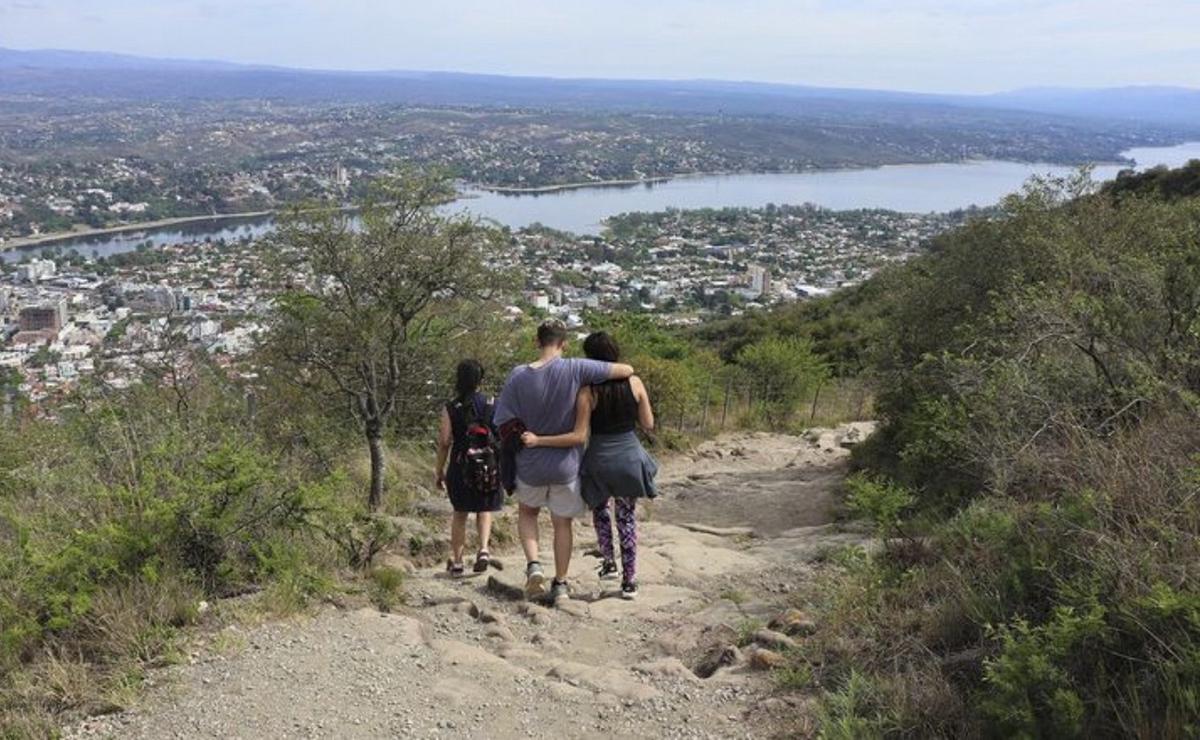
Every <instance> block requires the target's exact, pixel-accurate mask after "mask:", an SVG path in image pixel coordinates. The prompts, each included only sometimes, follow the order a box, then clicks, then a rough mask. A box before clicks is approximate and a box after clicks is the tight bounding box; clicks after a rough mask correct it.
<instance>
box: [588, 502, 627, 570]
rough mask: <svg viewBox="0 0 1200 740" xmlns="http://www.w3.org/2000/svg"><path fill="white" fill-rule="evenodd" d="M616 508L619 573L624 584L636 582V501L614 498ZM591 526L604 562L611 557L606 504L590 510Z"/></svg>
mask: <svg viewBox="0 0 1200 740" xmlns="http://www.w3.org/2000/svg"><path fill="white" fill-rule="evenodd" d="M613 500H614V501H615V502H616V506H617V535H618V536H619V537H620V538H621V572H622V574H623V575H622V579H621V580H623V581H624V582H625V583H633V582H634V581H636V580H637V513H636V510H637V499H635V498H615V499H613ZM592 524H593V525H594V526H595V527H596V539H597V540H598V541H599V544H600V554H601V555H603V556H604V559H605V560H615V559H616V558H615V557H614V556H613V535H612V522H611V520H610V519H609V515H608V504H607V503H605V504H604V505H603V506H598V507H596V508H595V509H592Z"/></svg>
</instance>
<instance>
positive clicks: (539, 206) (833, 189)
mask: <svg viewBox="0 0 1200 740" xmlns="http://www.w3.org/2000/svg"><path fill="white" fill-rule="evenodd" d="M1123 154H1124V155H1125V156H1127V157H1129V158H1130V159H1133V160H1134V161H1135V162H1137V166H1138V168H1139V169H1145V168H1149V167H1154V166H1158V165H1167V166H1170V167H1178V166H1180V165H1182V164H1185V163H1186V162H1187V161H1188V160H1190V159H1200V142H1192V143H1188V144H1180V145H1178V146H1173V147H1148V148H1138V149H1130V150H1129V151H1127V152H1123ZM1120 169H1121V167H1119V166H1116V165H1100V166H1098V167H1096V168H1095V172H1094V177H1095V178H1096V179H1099V180H1108V179H1112V178H1113V177H1115V176H1116V174H1117V172H1119V171H1120ZM1072 171H1074V168H1072V167H1064V166H1057V165H1046V164H1022V163H1017V162H1000V161H979V162H958V163H946V164H910V165H894V166H888V167H878V168H874V169H857V170H823V171H814V172H804V173H791V174H787V173H778V174H741V175H705V176H699V177H679V178H676V179H673V180H669V181H666V182H660V183H654V184H637V185H631V186H624V187H595V188H578V189H573V190H560V191H552V192H545V193H517V194H514V193H500V192H494V191H486V190H468V191H467V192H465V193H464V195H465V196H466V197H464V198H462V199H460V200H458V201H456V202H455V203H453V204H451V205H450V206H447V208H449V209H451V210H465V211H468V212H470V213H473V214H475V215H478V216H482V217H485V218H490V219H494V220H495V221H498V222H499V223H501V224H505V225H507V226H511V227H513V228H518V227H521V226H528V225H529V224H531V223H534V222H538V223H542V224H544V225H546V226H550V227H553V228H556V229H561V230H563V231H573V232H576V233H579V234H596V233H599V232H600V230H601V228H602V226H601V222H602V221H603V220H604V219H605V218H607V217H609V216H614V215H616V214H618V213H625V212H631V211H661V210H663V209H666V208H721V207H726V206H745V207H759V206H764V205H766V204H767V203H776V204H779V205H783V204H800V203H815V204H817V205H821V206H825V207H828V208H833V209H838V210H842V209H853V208H887V209H891V210H897V211H906V212H916V213H927V212H931V211H950V210H954V209H958V208H966V207H968V206H972V205H978V206H987V205H993V204H995V203H996V202H998V201H999V200H1000V199H1001V198H1002V197H1004V196H1005V195H1007V194H1008V193H1011V192H1014V191H1016V190H1018V189H1019V188H1020V187H1021V184H1022V183H1024V182H1025V181H1026V180H1027V179H1029V178H1030V177H1031V176H1034V175H1046V174H1050V175H1064V174H1069V173H1070V172H1072ZM271 226H272V223H271V219H270V217H262V216H259V217H251V218H245V217H241V218H239V217H222V218H215V219H206V220H203V221H192V222H189V223H187V224H182V225H180V224H176V225H173V226H164V227H157V228H153V229H140V230H136V231H126V232H120V233H107V234H95V235H91V236H78V237H68V238H66V239H63V240H56V241H54V242H50V243H44V244H39V245H32V246H27V247H20V248H17V249H12V250H9V251H7V252H3V253H0V259H4V260H5V261H13V260H19V259H21V258H23V257H24V256H26V255H29V254H39V253H42V252H49V253H54V252H58V251H68V250H71V249H74V250H77V251H78V252H79V253H80V254H83V255H91V256H107V255H112V254H117V253H120V252H127V251H130V250H133V249H136V248H137V247H138V246H139V245H142V244H147V243H149V244H150V245H151V246H162V245H169V244H178V243H181V242H188V241H196V240H200V239H222V238H224V239H238V238H242V237H253V236H259V235H261V234H263V233H265V232H267V231H269V230H270V229H271Z"/></svg>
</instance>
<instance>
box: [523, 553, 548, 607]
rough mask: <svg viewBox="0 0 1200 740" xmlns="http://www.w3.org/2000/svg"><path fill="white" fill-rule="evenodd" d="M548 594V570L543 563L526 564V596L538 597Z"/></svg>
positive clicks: (529, 597)
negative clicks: (544, 569)
mask: <svg viewBox="0 0 1200 740" xmlns="http://www.w3.org/2000/svg"><path fill="white" fill-rule="evenodd" d="M545 595H546V572H545V571H543V570H542V564H541V563H538V562H536V561H535V562H532V563H530V564H529V565H527V566H525V598H527V599H537V598H541V597H542V596H545Z"/></svg>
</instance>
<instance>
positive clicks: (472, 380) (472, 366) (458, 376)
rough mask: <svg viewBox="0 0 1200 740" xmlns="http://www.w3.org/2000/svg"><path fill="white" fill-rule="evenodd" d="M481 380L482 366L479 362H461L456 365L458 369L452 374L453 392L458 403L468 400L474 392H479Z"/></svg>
mask: <svg viewBox="0 0 1200 740" xmlns="http://www.w3.org/2000/svg"><path fill="white" fill-rule="evenodd" d="M482 380H483V365H481V364H480V363H479V360H463V361H462V362H460V363H458V369H457V370H456V371H455V374H454V392H455V394H456V396H455V397H456V398H457V399H458V400H460V401H466V400H468V399H469V398H470V397H471V396H472V395H474V393H475V391H477V390H479V383H480V381H482Z"/></svg>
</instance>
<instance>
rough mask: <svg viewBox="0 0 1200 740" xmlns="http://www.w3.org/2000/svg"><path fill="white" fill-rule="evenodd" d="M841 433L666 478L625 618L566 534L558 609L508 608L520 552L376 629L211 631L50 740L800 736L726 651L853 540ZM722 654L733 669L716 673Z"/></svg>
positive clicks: (338, 623) (761, 677)
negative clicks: (183, 659) (132, 701)
mask: <svg viewBox="0 0 1200 740" xmlns="http://www.w3.org/2000/svg"><path fill="white" fill-rule="evenodd" d="M847 433H848V429H847V428H844V427H843V428H839V429H837V430H817V431H816V432H815V433H810V434H809V435H806V436H805V437H803V438H801V437H791V436H782V435H770V434H736V435H727V436H725V437H722V438H720V439H718V440H714V441H711V442H707V443H705V444H704V445H701V446H700V447H699V448H698V449H697V450H695V451H694V452H693V453H692V454H690V455H682V456H677V457H674V458H672V459H669V460H666V461H664V463H663V469H662V473H661V477H660V483H661V488H662V491H663V496H661V497H660V498H659V499H657V500H655V501H653V502H651V503H650V504H648V505H647V506H645V507H643V508H642V510H641V525H640V536H641V549H640V557H639V581H640V583H641V594H640V596H639V598H638V599H637V600H635V601H625V600H622V599H620V598H619V594H618V592H617V590H616V584H615V583H609V582H603V583H602V582H601V581H600V580H599V579H598V578H597V576H596V574H595V568H596V565H597V561H596V560H595V559H594V558H593V557H590V556H587V555H585V553H586V552H587V551H589V550H590V549H591V548H592V547H593V546H594V543H595V537H594V534H593V533H592V531H591V526H590V522H582V521H581V522H579V523H577V525H576V532H577V541H576V555H575V557H574V558H573V560H572V564H571V572H572V587H573V589H574V594H573V598H572V600H571V601H569V602H566V603H565V604H561V605H560V606H559V607H557V608H547V607H544V606H540V605H534V604H528V603H526V602H525V601H524V600H521V599H514V598H512V594H511V591H513V590H514V589H516V588H519V586H520V584H521V573H522V570H523V562H522V558H521V556H520V554H519V553H517V552H510V553H500V554H499V556H498V557H500V559H501V560H502V562H503V564H504V566H505V567H504V569H503V570H493V571H491V572H490V574H488V575H486V576H479V577H471V578H466V579H463V580H460V581H452V580H449V579H447V578H446V577H445V575H444V574H443V573H442V572H440V571H439V570H421V571H417V572H416V573H415V574H413V575H412V576H411V577H410V580H409V582H408V583H407V584H406V596H407V605H405V606H402V607H400V608H399V609H398V610H397V611H396V612H394V613H391V614H385V613H381V612H379V611H377V610H375V609H370V608H355V609H337V608H334V607H327V608H324V609H322V610H320V611H318V613H317V614H316V615H315V616H311V617H306V618H304V619H301V620H294V621H287V622H275V623H269V624H264V625H261V626H257V627H252V628H238V627H227V628H225V630H223V631H222V632H221V633H219V634H217V635H214V636H212V638H211V639H210V640H209V644H210V645H217V644H219V645H221V646H222V649H220V650H216V649H208V650H201V651H200V652H198V653H197V654H196V656H195V657H194V658H193V661H192V662H191V663H190V664H187V665H179V666H174V667H169V668H163V669H157V670H155V671H154V672H152V673H151V675H150V677H149V680H148V682H147V683H148V690H147V692H146V694H145V695H144V697H143V699H142V700H141V703H140V704H139V705H138V706H136V707H134V708H132V709H130V710H128V711H125V712H123V713H121V714H116V715H111V716H107V717H97V718H91V719H89V720H86V721H84V722H81V723H79V724H77V725H76V726H74V727H72V728H69V729H68V731H67V736H68V737H76V738H79V737H120V738H176V737H178V738H183V737H187V738H193V737H198V738H268V737H269V738H289V737H296V738H315V737H321V738H335V737H336V738H343V737H345V738H355V737H364V738H365V737H467V738H511V737H532V738H562V737H568V738H600V737H664V738H729V737H796V736H804V735H808V734H810V733H811V731H812V723H811V718H810V716H809V711H808V707H807V703H806V700H805V698H804V697H802V696H795V695H787V694H784V693H781V692H780V691H779V690H778V689H777V688H776V684H775V683H774V682H773V681H772V680H771V678H770V673H769V672H766V671H758V670H755V669H754V667H753V666H752V665H751V663H752V661H750V660H748V657H749V656H750V655H751V654H752V653H753V651H754V650H756V648H754V647H744V648H743V649H742V650H736V649H732V648H733V647H734V645H733V644H734V643H735V642H736V641H737V639H738V634H739V631H743V632H744V631H745V629H746V625H747V624H750V623H751V622H752V621H756V620H761V621H762V622H766V621H767V620H769V619H770V618H771V617H773V616H776V615H778V614H779V613H780V612H781V610H782V609H783V608H784V607H785V606H787V603H788V601H789V594H791V593H792V592H793V591H794V590H795V589H796V588H797V587H798V586H799V585H800V584H802V583H803V582H804V581H805V580H806V579H808V578H811V577H812V574H813V568H815V567H818V566H816V565H815V564H814V562H813V560H814V557H815V556H816V555H817V554H818V553H820V552H821V551H822V550H823V549H824V548H828V547H831V546H836V545H839V544H844V543H848V542H855V541H857V540H858V539H859V537H858V535H854V534H850V533H840V532H838V531H837V528H836V527H834V526H833V525H832V524H831V522H832V518H833V514H834V494H835V492H836V486H837V484H838V483H839V481H840V480H841V478H842V476H843V474H844V469H845V458H846V456H847V454H848V452H847V450H846V449H844V448H843V447H842V446H841V444H840V443H841V442H842V441H843V440H844V439H845V438H846V436H847ZM850 436H854V434H853V433H850ZM542 529H543V532H542V534H543V538H542V539H543V541H544V543H545V545H544V546H545V549H546V553H547V554H546V555H544V556H543V557H544V559H548V558H549V555H548V553H549V534H550V533H549V529H550V527H549V523H548V522H544V523H543V527H542ZM722 653H725V654H727V661H726V662H728V663H730V664H729V665H726V666H717V665H716V664H715V663H719V662H720V661H716V662H714V657H715V656H717V655H720V654H722ZM713 668H717V670H716V671H715V673H712V675H711V676H709V677H707V678H701V677H700V675H706V674H708V673H710V672H712V669H713ZM698 674H699V675H698Z"/></svg>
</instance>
